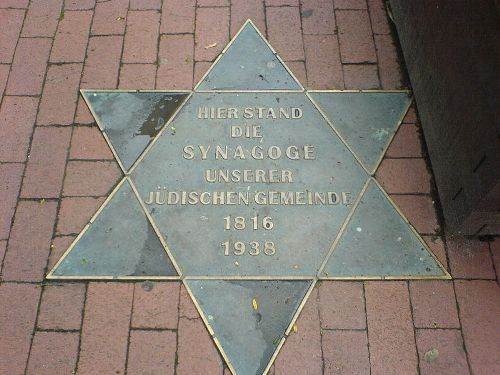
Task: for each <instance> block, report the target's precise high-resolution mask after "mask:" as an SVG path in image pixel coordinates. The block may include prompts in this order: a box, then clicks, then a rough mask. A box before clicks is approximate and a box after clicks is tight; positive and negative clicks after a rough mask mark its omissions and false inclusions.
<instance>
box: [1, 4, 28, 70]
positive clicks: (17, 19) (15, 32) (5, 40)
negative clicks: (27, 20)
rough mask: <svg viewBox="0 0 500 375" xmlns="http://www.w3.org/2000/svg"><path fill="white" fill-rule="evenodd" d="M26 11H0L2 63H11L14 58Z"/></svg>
mask: <svg viewBox="0 0 500 375" xmlns="http://www.w3.org/2000/svg"><path fill="white" fill-rule="evenodd" d="M23 18H24V11H22V10H15V9H0V22H1V24H2V29H1V30H0V62H1V63H11V62H12V58H13V57H14V50H15V48H16V43H17V38H18V36H19V33H20V32H21V27H22V25H23Z"/></svg>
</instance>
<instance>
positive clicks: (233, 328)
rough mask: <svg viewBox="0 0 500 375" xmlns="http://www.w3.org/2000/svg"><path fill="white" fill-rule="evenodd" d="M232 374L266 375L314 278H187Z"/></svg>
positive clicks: (187, 282)
mask: <svg viewBox="0 0 500 375" xmlns="http://www.w3.org/2000/svg"><path fill="white" fill-rule="evenodd" d="M185 282H186V284H187V286H188V288H189V290H190V291H191V294H192V296H193V297H194V299H195V303H196V304H197V307H198V309H199V310H200V313H201V314H202V315H203V316H204V320H205V323H206V324H207V326H208V329H209V331H211V333H212V334H213V336H214V339H215V341H216V343H217V345H218V346H219V349H220V350H221V352H222V353H223V355H224V357H225V359H226V361H227V364H228V366H229V368H230V369H231V371H232V372H233V373H234V374H237V375H261V374H263V373H264V372H265V371H266V370H267V369H268V367H269V365H270V361H271V360H272V359H274V357H273V355H274V354H275V352H276V351H277V350H278V349H279V348H280V347H281V343H282V340H283V338H284V337H285V335H286V334H287V333H288V332H287V329H288V328H289V327H290V325H291V324H292V323H293V320H294V318H296V313H297V311H298V310H299V309H300V307H301V306H302V302H303V300H304V298H305V297H306V295H307V292H308V290H309V289H310V287H311V285H312V280H293V281H285V280H185Z"/></svg>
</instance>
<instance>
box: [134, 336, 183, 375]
mask: <svg viewBox="0 0 500 375" xmlns="http://www.w3.org/2000/svg"><path fill="white" fill-rule="evenodd" d="M176 341H177V337H176V333H175V332H172V331H139V330H133V331H131V332H130V344H129V353H128V366H127V374H129V375H142V374H151V375H155V374H157V375H174V373H175V352H176V349H177V348H176Z"/></svg>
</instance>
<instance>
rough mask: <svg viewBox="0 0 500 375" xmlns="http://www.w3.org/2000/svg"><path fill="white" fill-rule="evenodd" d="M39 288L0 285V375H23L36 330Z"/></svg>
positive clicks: (22, 285) (34, 286) (33, 286)
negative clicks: (0, 306)
mask: <svg viewBox="0 0 500 375" xmlns="http://www.w3.org/2000/svg"><path fill="white" fill-rule="evenodd" d="M39 298H40V288H38V287H37V286H36V285H32V284H14V283H3V284H0V302H1V304H2V306H9V308H2V309H0V337H1V339H0V373H2V374H12V375H18V374H24V368H25V367H26V361H27V359H28V353H29V349H30V343H31V334H32V333H33V328H34V327H35V320H36V310H37V306H38V299H39Z"/></svg>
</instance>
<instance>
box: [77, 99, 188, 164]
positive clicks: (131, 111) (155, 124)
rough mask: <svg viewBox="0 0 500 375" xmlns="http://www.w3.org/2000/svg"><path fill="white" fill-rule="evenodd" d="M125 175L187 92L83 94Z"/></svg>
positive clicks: (182, 100) (182, 101)
mask: <svg viewBox="0 0 500 375" xmlns="http://www.w3.org/2000/svg"><path fill="white" fill-rule="evenodd" d="M82 95H83V96H84V98H85V100H86V101H87V104H88V105H89V107H90V109H91V110H92V113H93V114H94V116H95V118H96V121H97V123H98V124H99V126H100V127H101V130H102V131H103V132H104V133H105V134H106V135H107V137H108V139H109V141H110V142H111V144H112V145H113V148H114V149H115V152H116V154H117V156H118V158H119V159H120V162H121V164H122V166H123V168H124V169H125V172H126V171H128V170H129V169H130V167H131V166H132V165H133V164H134V162H135V161H136V160H137V158H138V157H139V156H140V155H141V154H142V152H143V151H144V150H145V149H146V147H147V146H148V145H149V143H150V142H151V141H152V140H153V138H154V137H155V136H156V135H157V134H158V133H159V132H160V130H161V129H162V128H163V127H164V126H165V124H167V123H168V121H169V120H170V118H171V117H172V116H173V115H174V113H175V112H176V111H177V109H178V108H179V106H180V105H181V104H182V103H184V101H185V99H186V98H187V96H188V94H187V93H169V92H116V91H115V92H113V91H83V92H82Z"/></svg>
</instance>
